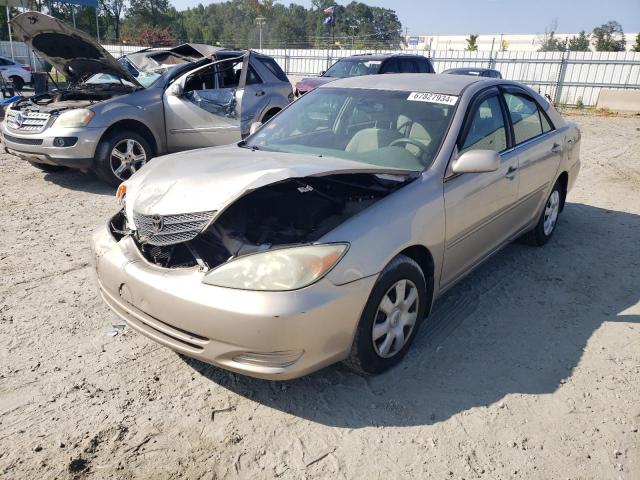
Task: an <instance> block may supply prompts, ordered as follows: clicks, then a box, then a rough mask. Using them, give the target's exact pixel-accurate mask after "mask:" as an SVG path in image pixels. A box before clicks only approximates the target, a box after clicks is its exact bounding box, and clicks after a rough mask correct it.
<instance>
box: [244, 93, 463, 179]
mask: <svg viewBox="0 0 640 480" xmlns="http://www.w3.org/2000/svg"><path fill="white" fill-rule="evenodd" d="M434 97H437V98H435V100H434ZM444 97H446V98H445V99H444V100H442V99H443V98H444ZM425 98H429V100H425ZM436 100H437V101H442V103H435V101H436ZM456 100H457V98H456V97H453V96H450V95H439V96H438V95H430V96H429V94H427V95H426V96H425V94H421V93H418V94H416V92H388V91H381V90H365V89H346V88H345V89H342V88H320V89H317V90H314V91H313V92H311V93H309V94H308V95H305V96H304V97H301V98H300V99H299V100H296V101H295V102H294V103H292V104H291V105H290V106H289V107H288V108H287V109H286V110H284V111H283V112H282V113H280V114H279V115H278V116H277V117H276V118H274V119H273V120H271V121H270V122H269V123H268V124H266V125H265V126H264V128H261V129H260V130H259V131H258V132H256V133H255V134H254V135H252V136H250V137H249V138H248V139H247V141H246V143H245V146H247V147H251V148H257V149H260V150H271V151H276V152H287V153H305V154H312V155H318V156H320V157H321V156H332V157H338V158H344V159H347V160H355V161H358V162H362V163H367V164H371V165H378V166H383V167H388V168H400V169H405V170H414V171H422V170H424V169H425V168H428V167H429V166H430V165H431V163H432V162H433V159H434V158H435V155H436V153H437V152H438V149H439V147H440V144H441V143H442V140H443V139H444V136H445V133H446V131H447V128H448V126H449V123H450V121H451V117H452V116H453V109H454V105H455V102H456Z"/></svg>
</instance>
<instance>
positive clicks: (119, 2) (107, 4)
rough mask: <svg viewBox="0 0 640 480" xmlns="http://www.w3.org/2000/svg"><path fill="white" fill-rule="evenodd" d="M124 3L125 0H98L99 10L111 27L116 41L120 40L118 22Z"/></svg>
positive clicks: (124, 6) (124, 8) (119, 21)
mask: <svg viewBox="0 0 640 480" xmlns="http://www.w3.org/2000/svg"><path fill="white" fill-rule="evenodd" d="M126 4H127V2H126V0H100V10H101V11H102V14H103V15H104V16H105V17H106V18H107V20H108V22H109V26H110V28H112V29H113V33H114V36H115V39H116V42H117V41H119V40H120V24H121V22H122V15H123V14H124V12H125V10H126Z"/></svg>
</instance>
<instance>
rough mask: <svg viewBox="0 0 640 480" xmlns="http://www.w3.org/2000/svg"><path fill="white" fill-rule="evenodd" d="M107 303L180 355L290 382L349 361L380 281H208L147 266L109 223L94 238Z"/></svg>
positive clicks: (200, 274)
mask: <svg viewBox="0 0 640 480" xmlns="http://www.w3.org/2000/svg"><path fill="white" fill-rule="evenodd" d="M93 249H94V261H95V269H96V273H97V277H98V284H99V287H100V293H101V295H102V298H103V299H104V300H105V302H106V303H107V305H109V307H111V309H113V311H114V312H115V313H116V314H118V315H119V316H120V317H121V318H122V319H123V320H125V321H126V322H127V323H128V324H129V325H130V326H131V327H132V328H133V329H135V330H137V331H139V332H140V333H142V334H144V335H146V336H147V337H149V338H151V339H153V340H155V341H156V342H158V343H161V344H163V345H165V346H167V347H169V348H171V349H173V350H175V351H177V352H180V353H183V354H185V355H188V356H190V357H194V358H197V359H200V360H202V361H205V362H207V363H211V364H213V365H216V366H219V367H222V368H225V369H228V370H232V371H234V372H238V373H242V374H245V375H249V376H253V377H258V378H264V379H270V380H288V379H291V378H296V377H300V376H303V375H306V374H308V373H310V372H313V371H315V370H318V369H320V368H322V367H324V366H326V365H329V364H331V363H334V362H337V361H340V360H343V359H344V358H346V357H347V355H348V354H349V351H350V349H351V344H352V342H353V337H354V334H355V330H356V327H357V324H358V321H359V319H360V315H361V313H362V310H363V309H364V306H365V304H366V302H367V299H368V297H369V293H370V292H371V289H372V288H373V285H374V283H375V281H376V276H372V277H367V278H364V279H361V280H358V281H355V282H352V283H350V284H347V285H342V286H336V285H334V284H333V283H331V282H330V281H329V280H327V279H326V278H325V279H323V280H321V281H320V282H318V283H316V284H314V285H311V286H309V287H306V288H303V289H301V290H297V291H291V292H253V291H246V290H234V289H229V288H220V287H214V286H210V285H206V284H203V283H202V277H203V275H204V274H203V272H201V271H199V270H198V269H195V268H193V269H175V270H170V269H164V268H160V267H157V266H155V265H152V264H150V263H148V262H147V261H146V260H145V259H144V258H143V257H142V256H141V255H140V253H139V251H138V249H137V247H136V245H135V243H134V242H133V240H132V239H131V238H130V237H125V238H123V239H122V240H120V241H119V242H118V241H116V240H115V238H114V237H113V236H112V235H111V233H110V232H109V229H108V227H107V226H104V227H102V228H100V229H99V230H97V231H96V232H95V233H94V236H93Z"/></svg>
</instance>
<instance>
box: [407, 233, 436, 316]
mask: <svg viewBox="0 0 640 480" xmlns="http://www.w3.org/2000/svg"><path fill="white" fill-rule="evenodd" d="M400 254H401V255H406V256H407V257H409V258H411V259H412V260H413V261H414V262H416V263H417V264H418V265H419V266H420V269H421V270H422V273H423V274H424V278H425V280H426V281H427V295H429V302H428V306H429V308H430V307H431V303H432V299H433V283H434V280H435V277H434V265H433V256H432V255H431V252H430V251H429V249H428V248H427V247H425V246H424V245H413V246H411V247H408V248H405V249H404V250H403V251H401V252H400ZM427 313H428V311H427Z"/></svg>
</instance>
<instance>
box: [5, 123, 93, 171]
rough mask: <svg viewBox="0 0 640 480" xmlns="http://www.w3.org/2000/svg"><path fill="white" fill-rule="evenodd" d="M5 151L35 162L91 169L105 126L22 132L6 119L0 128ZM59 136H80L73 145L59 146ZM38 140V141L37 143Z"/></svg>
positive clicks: (53, 128) (52, 128)
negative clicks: (56, 141)
mask: <svg viewBox="0 0 640 480" xmlns="http://www.w3.org/2000/svg"><path fill="white" fill-rule="evenodd" d="M0 132H1V133H2V142H3V143H4V147H5V151H6V152H7V153H11V154H13V155H16V156H18V157H20V158H22V159H24V160H29V161H31V162H37V163H45V164H48V165H62V166H65V167H73V168H80V169H83V170H88V169H90V168H91V167H92V166H93V157H94V155H95V152H96V148H97V146H98V142H99V141H100V138H101V137H102V134H103V129H102V128H88V127H86V128H55V124H54V126H53V127H51V128H47V129H45V130H44V131H42V132H40V133H20V132H18V131H12V130H10V129H8V127H7V125H6V122H2V126H1V127H0ZM56 137H67V138H68V137H76V138H77V139H78V140H77V142H76V143H75V144H74V145H73V146H70V147H55V146H54V145H53V140H54V138H56ZM35 143H38V144H35Z"/></svg>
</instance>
